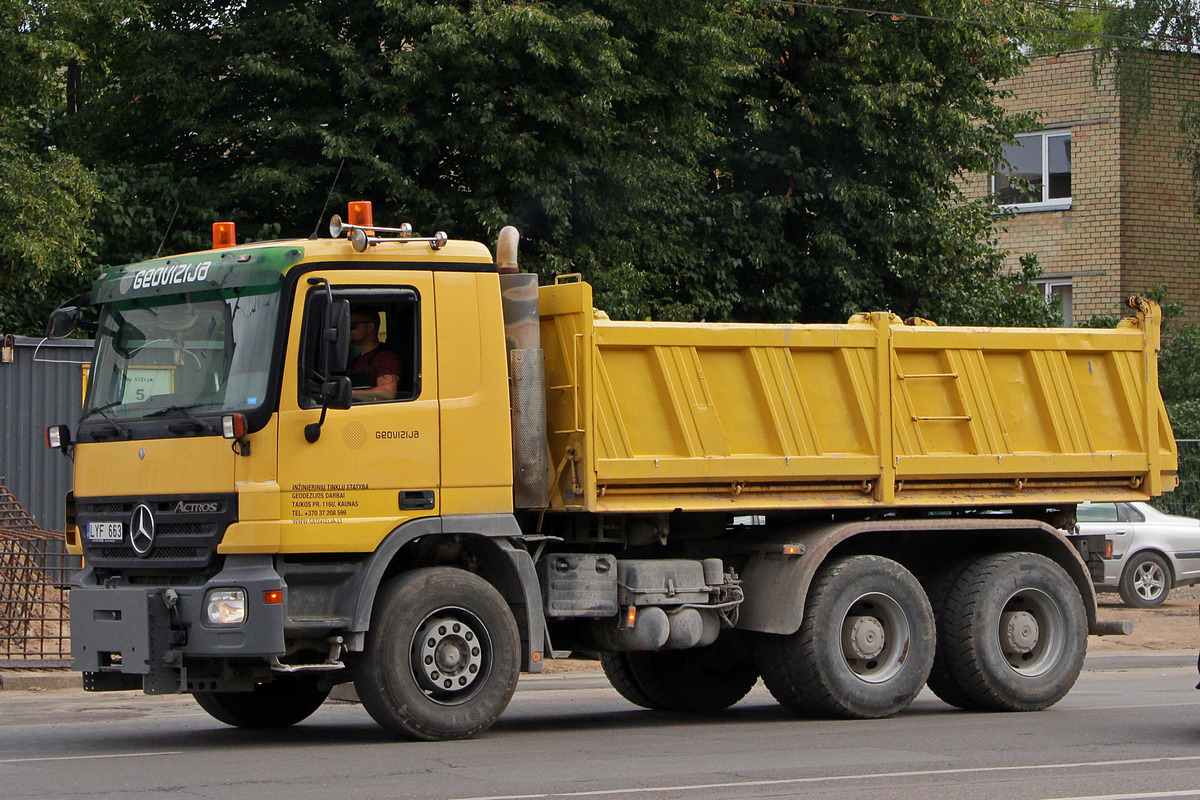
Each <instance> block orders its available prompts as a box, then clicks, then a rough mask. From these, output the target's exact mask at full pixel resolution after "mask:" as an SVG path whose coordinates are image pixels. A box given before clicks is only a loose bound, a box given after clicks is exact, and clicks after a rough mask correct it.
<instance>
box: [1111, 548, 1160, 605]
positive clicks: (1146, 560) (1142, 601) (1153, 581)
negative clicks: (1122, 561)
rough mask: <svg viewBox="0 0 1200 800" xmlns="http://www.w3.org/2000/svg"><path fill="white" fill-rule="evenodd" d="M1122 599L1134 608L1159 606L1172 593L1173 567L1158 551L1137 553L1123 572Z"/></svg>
mask: <svg viewBox="0 0 1200 800" xmlns="http://www.w3.org/2000/svg"><path fill="white" fill-rule="evenodd" d="M1120 591H1121V599H1122V600H1123V601H1125V605H1127V606H1133V607H1134V608H1158V607H1159V606H1161V605H1162V604H1163V603H1164V602H1165V601H1166V599H1167V595H1168V594H1170V593H1171V568H1170V567H1169V566H1167V561H1166V559H1164V558H1163V557H1162V556H1160V555H1159V554H1158V553H1151V552H1148V551H1145V552H1141V553H1137V554H1136V555H1134V556H1133V557H1132V558H1130V559H1129V563H1128V564H1126V565H1125V570H1124V571H1123V572H1122V573H1121V586H1120Z"/></svg>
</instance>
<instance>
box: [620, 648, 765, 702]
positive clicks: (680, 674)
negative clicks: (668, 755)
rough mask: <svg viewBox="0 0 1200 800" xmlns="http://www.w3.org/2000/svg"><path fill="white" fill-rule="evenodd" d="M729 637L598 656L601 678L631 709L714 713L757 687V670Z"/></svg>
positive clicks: (742, 649) (746, 654) (748, 655)
mask: <svg viewBox="0 0 1200 800" xmlns="http://www.w3.org/2000/svg"><path fill="white" fill-rule="evenodd" d="M739 641H741V640H740V639H736V638H734V637H728V638H722V639H721V640H718V641H717V642H716V643H714V644H711V645H709V646H708V647H700V648H694V649H689V650H663V651H660V652H626V653H603V654H601V656H600V663H601V664H602V665H603V667H604V674H605V675H606V676H608V680H609V683H611V684H612V685H613V688H614V689H616V690H617V691H618V692H619V693H620V694H621V696H622V697H624V698H625V699H626V700H628V701H629V702H631V703H633V704H634V705H637V706H641V707H642V708H649V709H654V710H660V711H689V712H713V711H722V710H724V709H726V708H729V707H730V706H732V705H734V704H735V703H737V702H738V701H739V700H741V699H742V698H743V697H745V696H746V695H747V694H749V692H750V690H751V689H753V688H754V684H756V683H758V669H757V668H756V667H755V666H754V661H753V659H752V658H751V657H750V654H749V653H748V652H747V651H746V650H745V649H744V648H738V647H737V642H739Z"/></svg>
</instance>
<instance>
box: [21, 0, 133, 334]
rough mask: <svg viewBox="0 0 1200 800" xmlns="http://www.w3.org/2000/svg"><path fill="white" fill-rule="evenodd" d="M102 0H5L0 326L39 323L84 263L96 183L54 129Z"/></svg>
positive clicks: (28, 327)
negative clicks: (81, 36)
mask: <svg viewBox="0 0 1200 800" xmlns="http://www.w3.org/2000/svg"><path fill="white" fill-rule="evenodd" d="M101 2H102V0H96V2H92V0H68V1H66V2H55V3H53V4H51V3H40V2H30V1H29V0H0V332H9V331H12V332H17V333H33V332H36V331H38V330H40V329H41V327H42V326H43V324H44V322H45V318H46V311H47V310H48V307H52V305H53V298H55V297H57V296H59V295H61V294H62V293H63V292H69V293H72V294H73V293H74V292H73V290H74V288H75V283H76V282H77V281H78V279H79V276H80V275H81V272H82V270H83V263H84V258H85V255H86V253H87V244H86V237H87V234H88V227H87V226H88V220H89V217H90V214H91V208H92V203H93V202H94V200H95V197H96V188H95V182H94V180H93V179H92V176H91V175H90V174H89V173H88V171H87V170H85V169H84V168H83V166H82V165H81V164H80V162H79V160H78V159H76V158H75V157H74V156H72V155H70V154H69V153H65V152H63V151H61V150H59V149H56V147H55V146H54V142H53V140H52V139H51V138H50V136H49V135H48V130H49V126H50V124H51V121H52V120H53V118H54V117H55V115H56V114H60V113H62V111H63V109H64V106H65V105H66V94H65V92H66V77H67V72H68V67H69V66H70V65H72V64H78V63H79V60H80V58H81V55H82V53H81V50H80V48H79V47H78V45H77V44H76V42H75V41H73V39H72V35H73V32H78V31H80V30H81V29H83V28H85V27H87V26H88V25H89V24H90V21H91V20H93V19H94V18H95V17H96V11H97V7H98V6H100V5H101ZM109 11H111V9H109ZM68 296H69V295H68Z"/></svg>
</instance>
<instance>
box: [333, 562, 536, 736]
mask: <svg viewBox="0 0 1200 800" xmlns="http://www.w3.org/2000/svg"><path fill="white" fill-rule="evenodd" d="M520 655H521V645H520V640H519V635H518V632H517V623H516V621H515V620H514V619H513V615H512V612H511V611H510V610H509V608H508V604H507V603H506V602H505V601H504V598H503V597H502V596H501V595H500V593H499V592H498V591H496V589H495V588H494V587H493V586H492V585H491V584H489V583H488V582H487V581H485V580H483V579H482V578H480V577H478V576H476V575H474V574H472V573H469V572H466V571H464V570H461V569H454V568H449V567H436V568H428V569H419V570H413V571H412V572H406V573H404V574H402V575H400V576H399V577H397V578H395V579H393V580H392V581H390V582H388V583H387V584H386V585H384V586H383V588H381V589H380V591H379V597H378V599H377V601H376V608H375V613H374V615H373V616H372V621H371V630H370V632H369V633H368V634H367V642H366V647H365V649H364V651H363V654H362V657H361V658H360V659H359V660H358V661H357V662H356V663H355V665H354V687H355V689H356V690H357V691H358V695H359V698H360V699H361V700H362V703H363V706H364V707H365V708H366V709H367V712H368V713H370V715H371V716H372V717H373V718H374V719H375V721H376V722H378V723H379V724H380V725H382V726H383V727H384V728H387V729H388V730H390V731H392V732H393V733H398V734H401V735H404V736H409V737H412V738H416V739H424V740H427V741H440V740H445V739H462V738H466V737H470V736H474V735H476V734H478V733H480V732H482V731H484V730H487V729H488V728H489V727H491V725H492V724H493V723H494V722H495V721H496V720H497V719H499V717H500V715H501V714H502V713H503V712H504V709H505V708H506V707H507V706H508V702H509V700H511V699H512V695H513V691H514V690H515V689H516V686H517V677H518V675H519V673H520Z"/></svg>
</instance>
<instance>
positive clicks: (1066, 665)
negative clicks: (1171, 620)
mask: <svg viewBox="0 0 1200 800" xmlns="http://www.w3.org/2000/svg"><path fill="white" fill-rule="evenodd" d="M1086 650H1087V614H1086V613H1085V611H1084V606H1083V598H1082V597H1081V596H1080V594H1079V588H1078V587H1077V586H1076V585H1075V583H1074V582H1073V581H1072V580H1071V578H1070V577H1069V576H1068V575H1067V573H1066V572H1065V571H1064V570H1063V568H1062V567H1060V566H1059V565H1058V564H1056V563H1054V562H1053V561H1051V560H1050V559H1049V558H1046V557H1045V556H1042V555H1038V554H1036V553H999V554H994V555H989V556H984V557H982V558H979V559H977V560H975V561H973V562H971V563H970V564H969V565H967V566H966V568H965V569H964V570H963V571H962V572H961V573H960V574H959V576H958V578H957V579H956V580H955V581H954V584H953V585H952V586H951V588H950V590H949V592H948V593H947V594H946V597H945V602H944V605H943V607H942V609H941V615H940V617H939V619H938V652H937V658H938V661H939V663H938V666H937V667H936V668H935V670H934V671H935V672H937V673H939V674H942V675H944V676H946V677H947V679H948V680H951V681H953V684H954V687H955V691H954V693H953V695H952V697H947V696H946V695H942V697H943V698H944V699H948V700H950V701H951V702H953V703H954V705H958V706H961V707H963V708H976V709H982V710H987V711H1037V710H1039V709H1043V708H1047V707H1049V706H1052V705H1054V704H1055V703H1057V702H1058V701H1059V700H1061V699H1062V698H1063V697H1064V696H1065V695H1066V693H1067V692H1068V691H1070V689H1071V687H1072V686H1074V685H1075V680H1076V679H1077V678H1078V677H1079V671H1080V670H1081V669H1082V668H1083V657H1084V655H1085V653H1086ZM955 701H959V702H955Z"/></svg>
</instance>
